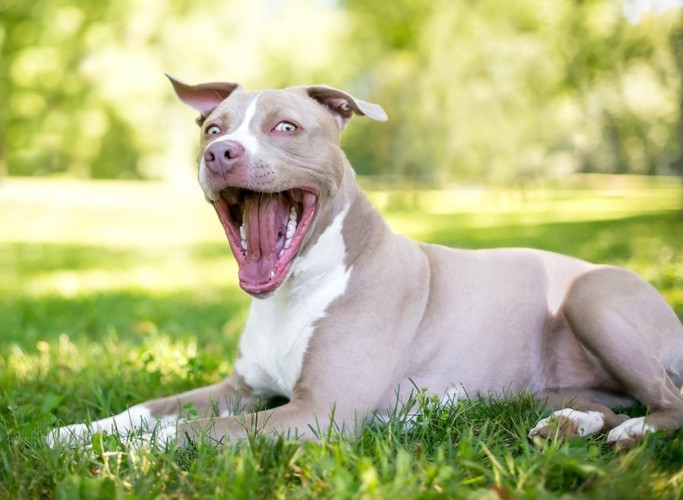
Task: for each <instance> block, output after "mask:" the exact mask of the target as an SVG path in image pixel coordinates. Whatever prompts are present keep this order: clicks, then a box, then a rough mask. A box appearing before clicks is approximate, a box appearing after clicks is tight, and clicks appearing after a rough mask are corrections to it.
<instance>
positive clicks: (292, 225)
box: [240, 207, 297, 257]
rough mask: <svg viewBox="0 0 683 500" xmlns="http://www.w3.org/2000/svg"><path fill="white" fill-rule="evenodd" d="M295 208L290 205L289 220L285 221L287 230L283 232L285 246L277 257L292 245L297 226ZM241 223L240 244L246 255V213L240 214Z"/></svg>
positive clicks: (247, 246)
mask: <svg viewBox="0 0 683 500" xmlns="http://www.w3.org/2000/svg"><path fill="white" fill-rule="evenodd" d="M296 218H297V210H296V207H292V208H291V209H290V210H289V221H287V231H286V233H285V245H284V246H285V247H284V248H283V249H282V250H280V253H279V255H278V257H282V256H283V255H284V254H285V250H287V249H289V247H291V246H292V238H294V233H295V232H296V227H297V222H296ZM242 221H243V222H242V225H241V226H240V245H241V246H242V250H244V253H245V255H246V252H247V249H248V248H249V244H248V243H247V217H246V214H243V216H242Z"/></svg>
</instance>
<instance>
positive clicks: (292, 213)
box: [279, 207, 297, 257]
mask: <svg viewBox="0 0 683 500" xmlns="http://www.w3.org/2000/svg"><path fill="white" fill-rule="evenodd" d="M296 216H297V212H296V207H292V208H291V209H290V210H289V221H288V222H287V232H286V233H285V248H284V249H282V250H280V254H279V257H282V256H283V255H284V254H285V250H287V249H289V247H290V246H292V238H293V237H294V233H295V232H296V226H297V224H296Z"/></svg>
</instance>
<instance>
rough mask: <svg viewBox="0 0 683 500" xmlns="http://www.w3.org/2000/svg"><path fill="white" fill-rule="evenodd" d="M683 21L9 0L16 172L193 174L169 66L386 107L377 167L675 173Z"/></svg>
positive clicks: (479, 173) (10, 163)
mask: <svg viewBox="0 0 683 500" xmlns="http://www.w3.org/2000/svg"><path fill="white" fill-rule="evenodd" d="M680 26H681V22H680V16H679V15H675V16H672V15H664V16H650V17H644V18H643V19H641V20H640V21H639V22H638V24H637V25H633V24H629V23H628V22H627V21H626V20H625V18H624V16H623V15H622V11H621V2H618V1H617V0H611V1H604V0H580V1H578V0H556V1H554V2H547V1H545V0H515V1H514V2H500V1H499V0H432V1H429V2H425V1H423V0H395V1H393V2H384V1H382V2H380V1H379V0H337V1H331V0H251V1H249V2H246V1H239V0H204V1H203V2H190V1H189V0H171V1H167V0H144V1H139V0H137V1H136V0H116V1H112V0H101V1H99V2H91V1H88V0H34V1H33V2H25V1H23V0H0V95H1V96H2V100H3V102H4V104H5V105H4V106H1V107H0V173H1V172H2V170H1V169H2V168H3V167H4V166H6V169H7V171H8V173H9V174H11V175H13V174H21V175H28V174H52V173H60V172H65V173H68V174H70V175H76V176H84V177H107V178H111V177H167V178H168V177H175V176H176V175H181V176H184V175H186V174H188V173H190V172H191V171H192V164H193V161H192V158H193V155H194V151H193V148H194V147H195V145H194V144H195V135H194V128H193V125H192V122H191V120H186V121H183V118H185V117H187V114H188V113H190V112H189V111H188V110H186V109H184V108H181V107H178V106H177V104H176V102H175V99H174V96H173V94H172V92H171V91H170V89H169V87H168V85H167V82H165V79H164V78H163V76H162V72H163V71H170V72H172V73H174V74H176V75H178V76H179V77H181V78H187V79H188V80H190V81H201V80H215V79H222V80H232V81H238V82H240V83H242V84H244V86H245V87H246V88H253V87H254V86H255V87H262V86H264V85H268V86H286V85H296V84H303V83H309V82H310V83H328V84H331V85H334V86H338V87H342V88H345V89H347V90H349V91H351V92H352V93H354V94H356V95H358V96H359V97H361V98H365V99H368V100H374V101H376V102H378V103H380V104H382V106H384V107H385V109H386V110H387V112H388V114H389V117H390V121H389V122H388V123H387V124H375V123H369V121H364V120H354V121H353V122H352V124H351V126H350V127H349V131H348V132H347V133H346V134H345V135H344V140H345V142H347V143H349V144H352V147H350V148H347V150H348V151H349V154H350V156H351V160H352V163H353V164H354V166H355V167H356V169H357V170H358V172H359V173H361V174H372V175H381V176H383V177H385V178H386V179H404V178H409V179H411V180H414V181H417V182H421V183H426V184H438V183H441V182H445V181H448V180H451V179H485V180H492V181H510V180H516V179H527V178H532V177H536V176H553V175H559V174H563V173H570V172H575V171H582V172H629V173H645V174H656V173H659V174H661V173H671V172H673V169H674V167H672V165H673V166H676V165H679V167H678V168H679V169H683V167H680V165H683V160H680V159H679V158H683V155H682V154H681V153H680V148H679V137H681V136H683V132H681V130H683V128H681V129H679V128H678V127H679V123H680V117H681V114H682V112H681V109H683V107H682V106H683V105H682V104H681V103H682V102H683V99H681V96H682V92H681V88H682V87H681V78H680V75H681V70H682V69H683V63H681V60H683V56H681V53H683V50H682V49H681V48H680V47H681V43H680V39H681V35H680V32H681V31H680V30H681V28H680ZM171 103H172V106H171Z"/></svg>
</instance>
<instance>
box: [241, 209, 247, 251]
mask: <svg viewBox="0 0 683 500" xmlns="http://www.w3.org/2000/svg"><path fill="white" fill-rule="evenodd" d="M240 238H241V241H240V245H241V246H242V250H244V252H245V254H246V252H247V248H248V247H249V244H248V243H247V213H246V212H243V213H242V225H241V226H240Z"/></svg>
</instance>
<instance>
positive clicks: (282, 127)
mask: <svg viewBox="0 0 683 500" xmlns="http://www.w3.org/2000/svg"><path fill="white" fill-rule="evenodd" d="M296 129H297V126H296V125H294V124H293V123H292V122H280V123H278V124H277V125H275V129H274V130H277V131H278V132H294V131H295V130H296Z"/></svg>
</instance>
